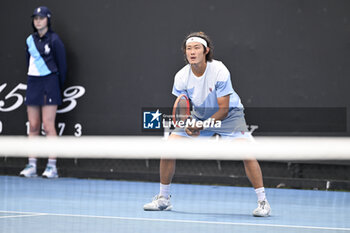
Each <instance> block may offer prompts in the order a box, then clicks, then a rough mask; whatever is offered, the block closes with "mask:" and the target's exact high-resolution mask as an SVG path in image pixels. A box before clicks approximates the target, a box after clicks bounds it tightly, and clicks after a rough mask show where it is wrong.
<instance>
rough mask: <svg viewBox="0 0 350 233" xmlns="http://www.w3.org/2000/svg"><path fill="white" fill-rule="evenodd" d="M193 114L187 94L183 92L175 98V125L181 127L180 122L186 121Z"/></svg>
mask: <svg viewBox="0 0 350 233" xmlns="http://www.w3.org/2000/svg"><path fill="white" fill-rule="evenodd" d="M190 116H191V111H190V101H189V99H188V97H187V96H186V95H185V94H181V95H179V96H178V97H177V99H176V100H175V103H174V106H173V116H172V117H173V119H172V120H173V123H174V126H175V127H181V126H180V125H179V122H181V121H182V122H186V120H187V119H188V118H189V117H190Z"/></svg>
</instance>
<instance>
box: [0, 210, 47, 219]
mask: <svg viewBox="0 0 350 233" xmlns="http://www.w3.org/2000/svg"><path fill="white" fill-rule="evenodd" d="M0 212H1V213H6V212H7V211H0ZM7 213H13V212H7ZM44 215H46V214H44V213H35V214H29V213H28V214H25V215H10V216H0V218H22V217H34V216H44Z"/></svg>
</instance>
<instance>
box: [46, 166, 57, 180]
mask: <svg viewBox="0 0 350 233" xmlns="http://www.w3.org/2000/svg"><path fill="white" fill-rule="evenodd" d="M42 177H43V178H48V179H52V178H58V174H57V168H56V167H55V166H50V165H47V166H46V169H45V171H44V173H43V174H42Z"/></svg>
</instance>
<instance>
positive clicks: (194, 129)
mask: <svg viewBox="0 0 350 233" xmlns="http://www.w3.org/2000/svg"><path fill="white" fill-rule="evenodd" d="M202 129H203V128H197V127H190V126H189V127H186V128H185V132H186V133H187V134H188V135H189V136H194V137H196V136H199V134H200V131H201V130H202Z"/></svg>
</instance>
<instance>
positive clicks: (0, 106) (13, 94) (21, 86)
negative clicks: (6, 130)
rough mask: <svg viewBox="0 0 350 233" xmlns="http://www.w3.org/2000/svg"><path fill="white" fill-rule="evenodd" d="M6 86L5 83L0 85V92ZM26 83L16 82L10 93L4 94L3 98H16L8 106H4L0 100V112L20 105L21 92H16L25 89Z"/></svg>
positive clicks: (8, 110) (11, 109)
mask: <svg viewBox="0 0 350 233" xmlns="http://www.w3.org/2000/svg"><path fill="white" fill-rule="evenodd" d="M6 86H7V83H4V84H2V85H1V86H0V92H1V91H2V90H3V89H4V88H5V87H6ZM26 89H27V85H26V84H23V83H20V84H18V85H17V86H16V87H15V88H14V89H13V90H12V91H11V92H10V93H8V94H7V95H6V96H5V100H7V99H10V98H17V101H16V102H15V103H14V104H13V105H12V106H10V107H8V108H4V106H5V102H4V101H3V100H0V112H10V111H13V110H15V109H16V108H18V107H19V106H21V104H22V103H23V96H22V95H21V94H18V93H16V91H17V90H26Z"/></svg>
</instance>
